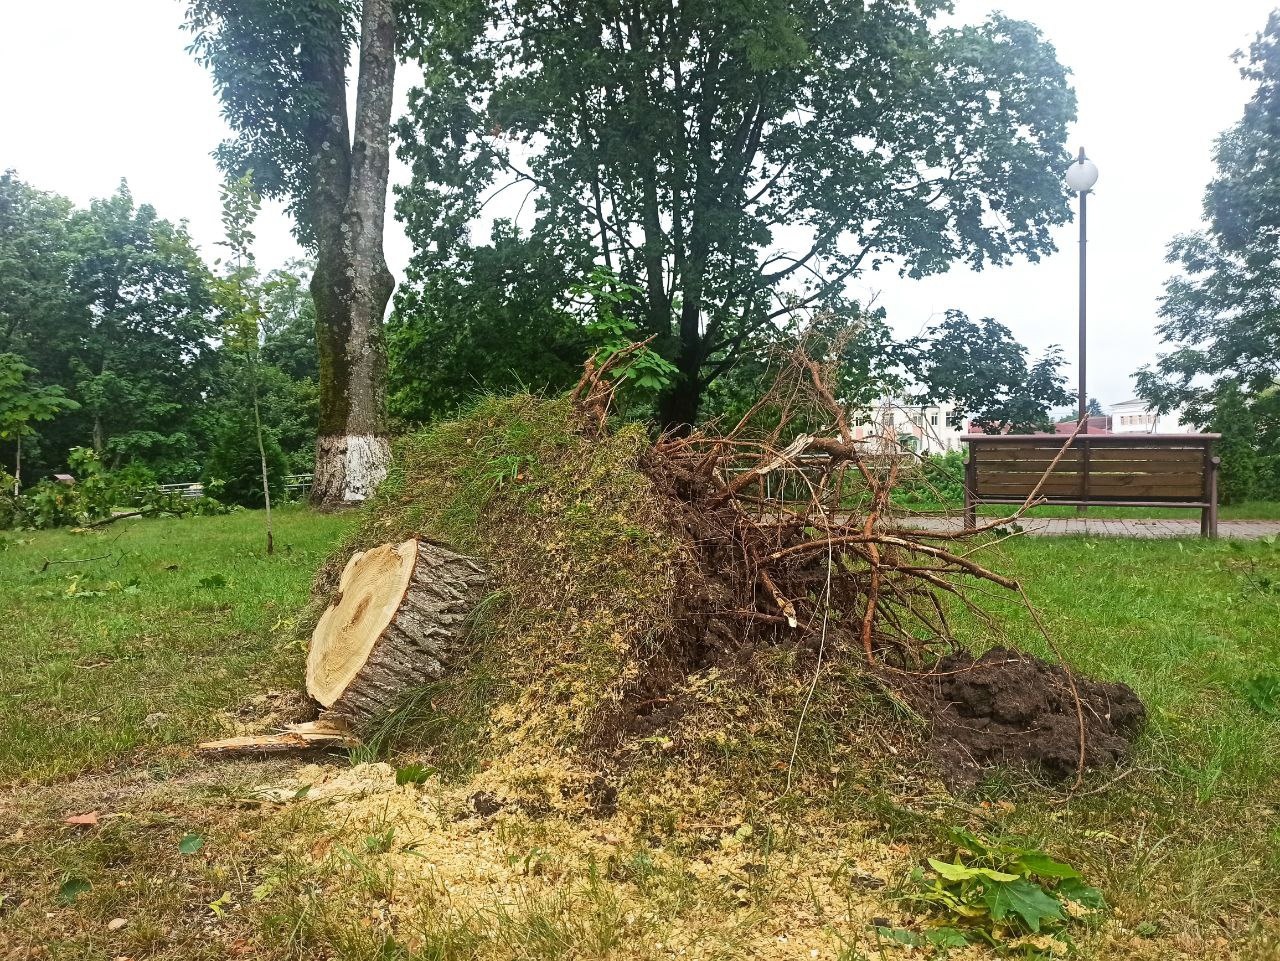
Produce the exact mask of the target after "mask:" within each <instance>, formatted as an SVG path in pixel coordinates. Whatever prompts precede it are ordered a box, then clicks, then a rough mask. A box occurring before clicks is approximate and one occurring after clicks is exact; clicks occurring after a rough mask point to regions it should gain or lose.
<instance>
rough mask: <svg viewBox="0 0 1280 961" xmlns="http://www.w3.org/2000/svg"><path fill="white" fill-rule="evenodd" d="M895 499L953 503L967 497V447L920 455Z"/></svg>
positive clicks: (898, 501) (906, 502)
mask: <svg viewBox="0 0 1280 961" xmlns="http://www.w3.org/2000/svg"><path fill="white" fill-rule="evenodd" d="M893 501H894V503H895V504H901V505H902V506H904V507H910V506H913V505H926V506H930V505H934V504H943V505H954V504H959V503H961V502H963V501H964V451H958V450H953V451H947V453H945V454H930V455H928V456H927V457H923V458H921V460H920V462H919V463H918V464H915V465H913V466H912V467H911V468H910V469H908V470H907V471H906V472H904V474H903V475H902V478H901V482H900V484H899V485H898V487H897V489H896V490H895V491H894V495H893Z"/></svg>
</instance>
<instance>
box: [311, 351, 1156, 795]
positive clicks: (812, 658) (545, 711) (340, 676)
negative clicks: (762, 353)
mask: <svg viewBox="0 0 1280 961" xmlns="http://www.w3.org/2000/svg"><path fill="white" fill-rule="evenodd" d="M833 347H838V345H832V344H829V343H828V344H817V345H814V344H802V345H801V347H800V348H798V349H796V350H795V351H794V352H792V353H791V354H790V355H788V356H786V357H785V358H783V359H782V361H781V363H780V365H779V373H778V377H777V380H776V383H775V385H774V387H773V388H772V390H771V391H770V392H769V393H768V394H767V395H766V396H765V397H763V398H761V399H760V401H759V402H758V403H757V404H756V405H755V406H754V407H752V409H751V410H750V411H748V412H747V414H746V415H745V416H743V417H742V418H741V419H740V420H739V421H738V422H737V423H735V424H734V425H732V426H730V427H728V429H725V428H724V426H723V425H715V424H713V425H709V426H707V427H705V428H703V429H702V430H699V431H695V432H693V433H691V434H688V435H685V436H664V437H660V438H658V439H657V440H656V441H651V440H650V439H649V438H648V437H647V436H646V435H645V433H644V431H643V429H642V428H640V427H638V426H636V425H630V426H622V427H620V428H612V427H611V424H610V422H609V414H610V410H611V408H612V405H613V402H614V399H615V391H616V389H617V385H618V383H619V379H618V378H617V374H618V372H619V371H620V370H621V369H622V368H623V367H625V365H626V364H627V363H628V362H629V358H630V357H631V356H633V355H634V354H635V352H637V351H639V350H642V349H644V345H642V344H638V345H634V347H633V348H630V349H628V350H624V351H619V352H616V353H614V354H612V355H610V356H608V357H607V358H603V359H596V358H593V359H592V360H591V361H590V362H589V363H588V364H587V368H586V371H585V373H584V375H583V377H582V380H581V382H580V383H579V384H578V386H577V388H576V389H575V391H574V392H573V393H572V395H571V396H570V397H569V398H567V399H565V400H562V401H539V400H536V399H534V398H515V399H512V400H510V401H498V400H491V401H486V402H484V403H482V404H481V405H480V407H478V408H477V410H476V411H475V412H474V413H473V414H472V415H471V417H469V418H465V419H464V420H462V421H459V422H456V423H454V424H449V425H441V426H440V427H438V428H434V429H432V430H431V431H428V432H426V433H425V434H423V435H420V436H419V437H418V438H416V439H413V440H411V441H409V442H408V443H407V445H406V447H405V450H404V451H403V452H402V456H401V463H402V467H401V470H400V472H399V476H398V477H394V478H393V479H392V480H391V481H389V482H388V485H387V486H386V487H385V488H384V490H382V491H380V492H379V495H378V497H377V498H375V500H374V501H373V502H372V504H371V505H370V506H369V508H368V509H367V511H366V515H365V523H364V525H363V526H362V528H361V529H360V530H359V531H358V532H357V534H356V536H355V538H354V539H353V541H352V542H351V544H350V545H349V546H348V549H347V550H345V551H344V552H342V553H341V554H340V555H339V556H337V557H335V558H334V560H333V561H332V562H331V563H330V564H329V565H328V566H327V567H326V569H325V571H323V572H322V575H321V578H320V580H319V582H318V592H319V595H320V596H321V597H322V598H324V599H325V600H326V601H327V602H328V603H327V608H326V610H325V612H324V614H323V615H322V616H321V618H320V620H319V623H318V624H317V626H316V629H315V632H314V634H313V638H312V645H311V651H310V656H309V659H308V672H307V686H308V692H309V693H310V694H311V695H312V697H314V698H315V699H316V700H317V701H318V702H319V703H320V704H321V705H322V706H323V707H324V708H326V709H327V710H328V711H329V712H330V714H331V715H333V716H335V717H337V718H340V719H342V720H345V721H348V722H351V723H352V724H354V725H355V726H356V727H357V728H359V729H361V730H363V731H365V732H375V733H374V734H373V736H374V737H375V739H376V738H377V737H379V736H380V735H378V734H377V733H376V731H377V730H378V729H379V728H380V727H381V728H385V727H386V726H387V725H388V724H390V725H391V726H392V727H395V728H397V729H400V728H403V726H404V719H405V717H406V709H404V708H403V705H404V704H405V703H409V704H411V705H416V706H414V707H411V708H409V709H408V711H407V713H408V715H414V714H415V712H416V715H417V717H418V719H419V720H421V719H422V716H423V715H424V714H429V715H431V720H430V721H428V722H426V723H428V724H429V725H436V726H438V724H439V723H449V722H447V721H446V722H441V721H438V720H437V719H436V716H437V715H438V716H440V717H446V718H447V717H449V716H450V715H458V716H461V715H462V714H463V713H467V712H474V711H476V710H478V711H479V712H480V714H481V716H482V717H483V718H484V719H485V720H484V721H483V723H484V724H487V725H488V733H487V735H486V737H485V739H484V740H485V742H486V743H487V744H488V745H489V749H491V750H494V751H501V750H503V749H504V746H505V747H506V748H510V747H511V746H512V745H514V744H517V743H518V744H519V745H520V747H519V749H518V751H516V753H518V754H522V756H524V757H525V760H526V761H527V760H529V758H530V757H531V756H532V755H531V754H530V753H529V752H530V750H531V747H530V746H531V745H538V746H539V747H538V750H544V751H545V750H550V751H558V752H562V751H563V750H565V749H566V748H568V749H572V750H573V751H576V752H586V753H587V754H591V755H594V756H596V757H606V756H612V757H614V758H617V757H619V756H620V754H622V753H625V752H626V751H627V750H628V749H629V748H628V745H629V744H634V743H636V741H635V739H636V738H637V737H653V736H655V735H660V736H663V737H670V736H672V735H673V734H674V733H678V732H679V731H680V730H681V728H682V725H684V724H686V723H691V722H690V721H689V719H690V718H692V717H695V716H696V715H697V714H698V713H699V712H700V711H703V710H704V709H705V705H704V704H701V703H700V701H701V698H702V695H701V693H700V690H701V688H700V685H705V683H706V679H707V678H708V677H715V678H717V679H723V678H724V677H725V676H726V675H727V674H729V673H732V674H733V680H732V682H731V683H732V684H735V685H739V686H740V687H741V689H742V692H751V691H754V692H755V694H753V695H751V696H757V697H766V698H767V697H768V696H770V695H769V693H768V692H769V691H770V690H780V689H781V688H783V687H787V686H794V685H796V684H798V685H799V690H800V691H802V692H804V693H803V699H802V701H801V703H800V704H799V705H798V706H796V705H787V706H782V705H778V706H777V710H778V711H779V713H780V714H782V713H785V714H786V715H787V717H788V718H789V720H788V721H787V723H786V725H785V726H789V727H791V728H792V730H793V732H794V736H793V737H792V738H791V740H792V742H793V743H792V746H791V749H790V759H789V761H788V762H787V764H786V769H787V771H788V784H789V783H790V780H791V769H792V768H793V767H794V765H795V764H796V761H797V756H798V755H799V754H800V751H801V748H800V745H801V740H802V733H803V729H804V727H805V724H806V722H807V721H809V720H810V710H811V708H812V707H813V705H814V701H815V694H816V693H818V692H819V690H820V688H819V685H820V683H821V681H822V679H823V677H824V672H825V675H826V676H827V677H828V678H829V679H830V683H832V684H834V685H837V686H842V687H843V688H844V689H845V695H846V696H847V697H848V696H852V692H853V688H851V687H849V685H854V686H855V687H856V686H857V685H864V686H865V685H868V684H870V685H872V686H873V687H876V688H878V689H880V690H885V691H888V692H889V694H890V696H891V697H894V696H896V697H898V698H899V699H905V700H906V701H907V702H909V703H910V704H911V705H912V706H913V709H914V710H916V711H919V712H920V713H921V714H923V715H925V717H926V720H928V719H930V715H932V714H936V713H938V712H939V711H941V710H944V709H945V705H944V704H942V702H941V701H940V700H939V699H938V698H937V697H936V696H935V695H936V693H937V690H938V687H937V672H936V670H935V669H934V668H933V665H935V664H936V663H937V662H938V659H939V658H940V657H942V656H944V655H947V654H954V653H955V652H956V649H957V646H958V645H957V641H956V638H955V634H954V631H953V629H952V625H951V619H952V617H953V616H954V613H955V612H956V611H957V610H963V611H964V612H966V616H968V617H970V618H975V617H976V618H977V619H979V621H982V620H983V619H985V618H986V617H987V615H986V614H985V613H984V612H983V610H982V608H981V606H980V605H979V604H978V603H977V601H976V600H975V598H978V597H980V594H979V593H976V592H975V587H977V586H978V585H982V584H986V585H990V586H991V587H994V588H998V589H1001V590H1004V591H1008V592H1012V593H1013V594H1015V595H1017V596H1020V597H1023V598H1024V599H1025V596H1024V595H1023V594H1022V590H1021V587H1020V585H1019V584H1018V583H1017V582H1016V581H1015V580H1014V579H1012V578H1010V577H1008V576H1006V575H1003V574H1001V573H999V572H997V571H995V570H992V569H990V568H988V567H987V566H985V565H984V564H982V563H980V562H979V561H978V560H976V559H975V556H974V555H975V550H976V549H977V548H978V547H979V546H982V545H984V544H988V543H990V542H992V541H993V540H998V539H999V537H1000V536H1003V535H997V536H995V537H993V536H992V535H993V533H994V532H995V531H996V530H997V526H998V525H1000V526H1003V525H1007V524H1008V523H1009V520H1008V519H1001V520H1000V521H998V522H996V523H993V524H989V525H987V526H985V527H979V528H978V529H977V530H975V531H963V530H954V531H952V530H947V531H936V530H934V531H925V530H920V529H918V528H916V527H915V526H913V525H912V524H911V523H910V520H909V518H903V517H901V516H900V515H899V512H898V511H897V509H896V508H895V506H894V503H893V492H894V490H895V487H896V486H897V485H898V484H899V483H900V482H901V480H902V478H903V477H904V475H905V474H906V472H908V471H911V470H913V469H914V468H913V455H911V454H910V452H908V451H905V450H903V449H902V448H900V447H899V446H898V445H897V443H896V439H895V438H889V437H873V438H861V439H860V438H857V437H855V436H854V431H853V430H852V428H851V426H850V424H849V422H848V418H847V414H846V412H845V410H844V409H843V408H842V406H841V405H840V403H839V402H838V400H837V399H836V396H835V394H834V392H833V390H832V389H831V387H830V386H829V385H830V384H831V383H833V382H834V380H833V376H832V372H831V370H830V369H829V367H828V366H827V365H826V364H824V363H823V362H822V360H821V359H815V358H821V357H824V356H838V355H839V350H838V349H833ZM1065 449H1066V448H1065V446H1064V451H1065ZM1050 470H1052V468H1050ZM773 475H785V476H786V483H782V484H779V485H777V487H778V489H780V490H781V491H782V494H781V495H779V494H777V493H770V488H769V487H768V486H767V485H766V480H767V479H770V478H771V477H772V476H773ZM1046 476H1047V474H1046ZM1035 503H1036V498H1035V496H1034V495H1033V496H1032V497H1031V498H1029V499H1028V502H1027V504H1026V505H1025V506H1024V508H1023V509H1024V510H1025V509H1028V508H1029V507H1031V506H1033V505H1034V504H1035ZM441 544H449V545H450V546H449V548H444V547H442V546H440V545H441ZM477 558H484V561H483V564H482V563H481V561H479V560H477ZM490 577H492V581H493V584H494V585H496V586H497V587H498V588H499V592H498V593H497V594H496V595H490V596H491V597H494V598H496V600H495V602H494V605H493V606H494V610H495V613H494V617H493V622H491V623H490V624H488V625H486V626H485V627H484V628H483V629H479V630H477V629H475V628H474V627H473V626H472V625H471V624H470V620H469V618H470V615H471V614H472V613H473V612H474V610H475V609H476V607H477V605H478V604H479V603H480V601H481V599H482V595H481V591H482V589H484V588H486V586H487V585H489V584H490ZM1036 623H1040V622H1039V620H1038V619H1037V621H1036ZM1044 638H1045V641H1046V642H1047V644H1048V645H1049V646H1050V647H1052V644H1053V642H1052V639H1051V638H1049V636H1048V634H1047V632H1045V634H1044ZM784 661H785V662H787V663H788V664H789V667H788V668H787V670H788V671H789V672H790V673H789V674H787V673H785V672H780V671H779V668H778V666H779V664H780V663H782V662H784ZM1010 663H1012V662H1010ZM766 664H767V665H768V666H767V668H766V667H765V665H766ZM854 665H858V667H857V669H856V671H854V670H851V669H852V668H853V667H854ZM983 669H984V670H985V671H988V672H992V671H994V672H995V675H991V676H993V677H994V676H996V675H998V673H999V671H1001V670H1002V669H1003V667H1002V665H1000V664H995V665H992V664H991V663H986V664H984V668H983ZM1010 669H1011V670H1013V669H1014V668H1010ZM1016 669H1017V670H1021V671H1022V673H1023V675H1025V676H1036V677H1039V678H1042V679H1047V680H1046V681H1045V683H1044V684H1043V685H1041V686H1042V687H1043V690H1040V691H1038V692H1036V693H1035V696H1034V697H1033V698H1032V700H1033V701H1034V703H1031V704H1029V705H1028V704H1023V705H1022V708H1021V709H1020V710H1022V711H1023V714H1025V715H1026V716H1025V717H1024V718H1022V721H1020V723H1023V722H1025V723H1024V727H1025V728H1026V730H1029V731H1034V730H1035V729H1036V726H1037V712H1042V713H1044V714H1045V715H1046V716H1048V715H1055V718H1054V721H1053V724H1052V725H1051V726H1052V727H1053V728H1054V729H1055V730H1060V729H1062V725H1063V723H1067V724H1068V725H1069V729H1071V730H1074V732H1075V735H1074V741H1075V744H1074V755H1075V758H1076V763H1075V765H1074V771H1075V774H1076V778H1077V781H1078V780H1079V778H1080V776H1081V775H1082V773H1083V771H1084V769H1085V767H1086V766H1087V765H1090V764H1093V763H1112V762H1114V761H1115V760H1116V759H1118V758H1119V757H1122V756H1123V753H1124V746H1125V745H1127V743H1128V740H1129V739H1130V738H1132V736H1133V735H1134V734H1135V733H1136V730H1137V728H1138V727H1139V726H1140V724H1141V721H1142V712H1141V705H1140V704H1138V705H1137V708H1136V710H1135V709H1134V708H1133V706H1132V704H1130V703H1129V698H1131V697H1132V692H1128V691H1127V689H1124V691H1123V692H1122V691H1119V689H1118V686H1112V687H1110V688H1096V687H1095V686H1094V685H1092V683H1090V685H1089V688H1088V690H1087V692H1086V694H1085V696H1084V697H1083V698H1082V694H1081V691H1082V688H1081V684H1082V682H1081V681H1079V680H1078V679H1077V678H1076V676H1075V675H1074V673H1073V672H1072V671H1071V670H1070V669H1068V668H1066V666H1065V665H1064V666H1062V667H1060V668H1055V669H1054V670H1053V671H1052V672H1039V673H1037V672H1036V671H1035V670H1032V671H1031V672H1030V674H1027V669H1026V668H1025V667H1019V668H1016ZM753 675H754V676H753ZM765 675H767V676H765ZM724 683H730V682H727V681H726V682H724ZM984 683H985V681H984ZM993 683H996V684H997V686H998V678H997V680H996V681H994V682H993ZM479 688H483V689H484V693H483V695H480V694H477V693H476V691H477V690H478V689H479ZM423 690H425V691H427V692H428V693H427V694H426V695H422V696H419V695H418V694H416V693H415V692H419V691H423ZM495 690H496V691H497V692H498V693H495ZM742 692H739V693H742ZM895 692H896V693H895ZM1125 692H1127V695H1126V693H1125ZM1117 698H1118V699H1120V700H1123V701H1124V702H1125V704H1126V709H1125V710H1124V711H1122V712H1118V714H1117V718H1118V720H1117V721H1116V722H1115V723H1114V724H1113V723H1112V721H1111V714H1110V712H1105V711H1099V710H1096V709H1092V708H1093V707H1094V705H1095V704H1107V703H1111V702H1112V701H1114V700H1116V699H1117ZM486 699H487V700H486ZM1086 700H1088V701H1089V703H1090V706H1091V710H1089V711H1088V712H1086V710H1085V706H1084V705H1085V701H1086ZM477 701H484V702H485V703H483V704H481V705H480V707H479V708H478V709H477V706H476V702H477ZM1132 701H1133V703H1136V698H1132ZM463 702H465V705H464V704H463ZM424 705H425V706H424ZM464 707H465V711H464V710H463V708H464ZM1064 710H1065V711H1068V712H1069V713H1068V714H1067V715H1065V716H1064V717H1062V716H1059V715H1062V712H1063V711H1064ZM1119 718H1122V719H1123V720H1119ZM954 726H955V725H952V727H954ZM938 727H939V730H942V729H943V726H942V725H941V724H939V725H938ZM1006 733H1008V732H1006ZM1092 741H1099V742H1100V743H1103V742H1105V745H1106V750H1091V749H1090V747H1089V745H1090V743H1091V742H1092ZM1001 743H1002V744H1004V743H1012V742H1001ZM954 747H955V745H954V744H952V745H951V748H950V750H951V754H953V755H954V754H955V750H954ZM1062 750H1063V748H1062V744H1061V743H1056V742H1055V743H1054V744H1053V745H1049V744H1047V743H1046V744H1045V754H1044V760H1045V761H1046V763H1045V764H1043V765H1042V767H1043V770H1044V773H1046V774H1047V775H1049V776H1052V777H1061V776H1062V774H1063V773H1064V771H1063V765H1062V764H1061V760H1060V758H1061V753H1062ZM534 753H536V751H535V752H534ZM962 753H963V752H962ZM967 753H968V757H969V759H970V760H974V759H978V760H980V761H981V762H982V763H991V762H999V761H1000V760H1001V759H1002V758H1003V757H1004V756H1005V754H1006V753H1007V755H1008V757H1009V758H1010V759H1014V760H1016V761H1018V762H1019V763H1023V762H1026V763H1029V764H1030V765H1032V766H1035V765H1036V764H1037V762H1038V761H1039V760H1040V759H1041V758H1040V756H1039V755H1038V754H1037V747H1036V744H1035V738H1034V736H1031V737H1030V739H1029V742H1028V743H1027V744H1022V743H1019V744H1018V746H1017V750H1013V749H1010V750H1008V751H1007V752H1006V751H1005V748H1004V747H999V748H997V749H993V750H992V751H985V750H969V751H968V752H967ZM1050 755H1052V756H1051V757H1050ZM545 757H546V755H544V758H545ZM1049 761H1051V762H1052V763H1048V762H1049ZM1066 773H1069V772H1066ZM968 776H969V774H968V773H966V774H965V777H968ZM963 779H964V778H962V777H960V776H957V777H956V778H955V779H954V780H956V781H960V780H963Z"/></svg>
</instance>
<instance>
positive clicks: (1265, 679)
mask: <svg viewBox="0 0 1280 961" xmlns="http://www.w3.org/2000/svg"><path fill="white" fill-rule="evenodd" d="M1240 688H1241V691H1242V693H1243V694H1244V699H1245V700H1246V701H1247V702H1248V703H1249V706H1250V707H1251V708H1253V709H1254V710H1255V711H1257V712H1258V713H1259V714H1265V715H1267V716H1269V717H1276V718H1280V674H1259V675H1257V676H1256V677H1251V678H1249V679H1248V680H1247V681H1245V682H1244V683H1243V684H1241V685H1240Z"/></svg>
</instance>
